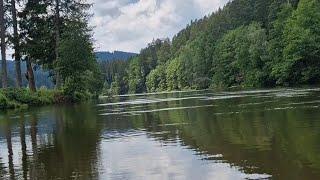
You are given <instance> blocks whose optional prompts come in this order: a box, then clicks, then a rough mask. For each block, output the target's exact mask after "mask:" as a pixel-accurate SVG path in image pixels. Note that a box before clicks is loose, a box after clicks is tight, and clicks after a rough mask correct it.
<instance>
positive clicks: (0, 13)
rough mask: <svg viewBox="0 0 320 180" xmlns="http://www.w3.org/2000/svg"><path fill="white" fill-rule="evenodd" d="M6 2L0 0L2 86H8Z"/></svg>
mask: <svg viewBox="0 0 320 180" xmlns="http://www.w3.org/2000/svg"><path fill="white" fill-rule="evenodd" d="M4 23H5V22H4V4H3V0H0V39H1V60H2V88H7V87H8V77H7V60H6V30H5V25H4Z"/></svg>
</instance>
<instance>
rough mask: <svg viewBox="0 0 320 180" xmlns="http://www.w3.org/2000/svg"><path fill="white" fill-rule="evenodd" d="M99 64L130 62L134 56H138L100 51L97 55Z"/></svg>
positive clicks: (120, 52)
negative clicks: (115, 61) (118, 61)
mask: <svg viewBox="0 0 320 180" xmlns="http://www.w3.org/2000/svg"><path fill="white" fill-rule="evenodd" d="M95 54H96V58H97V60H98V62H101V61H113V60H128V59H129V58H131V57H132V56H136V55H137V54H136V53H131V52H123V51H114V52H108V51H98V52H96V53H95Z"/></svg>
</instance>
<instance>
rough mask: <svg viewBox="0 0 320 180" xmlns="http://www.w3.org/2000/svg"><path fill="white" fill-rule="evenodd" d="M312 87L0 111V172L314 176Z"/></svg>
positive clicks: (316, 113) (318, 160)
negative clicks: (20, 110)
mask: <svg viewBox="0 0 320 180" xmlns="http://www.w3.org/2000/svg"><path fill="white" fill-rule="evenodd" d="M319 105H320V89H315V88H313V89H279V90H259V91H240V92H220V93H215V92H213V91H194V92H175V93H163V94H148V95H146V94H145V95H134V96H123V97H117V98H114V99H110V100H108V99H105V100H103V101H101V102H100V103H98V104H97V105H96V104H85V105H75V106H64V107H59V106H56V107H44V108H34V109H30V110H27V111H22V112H1V113H0V179H32V180H36V179H41V180H43V179H44V180H46V179H49V180H50V179H147V180H149V179H160V180H162V179H210V180H211V179H217V180H223V179H232V180H233V179H320V107H319Z"/></svg>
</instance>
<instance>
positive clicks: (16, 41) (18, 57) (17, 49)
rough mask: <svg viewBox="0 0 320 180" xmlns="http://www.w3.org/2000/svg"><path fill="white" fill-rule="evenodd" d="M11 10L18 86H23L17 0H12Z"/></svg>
mask: <svg viewBox="0 0 320 180" xmlns="http://www.w3.org/2000/svg"><path fill="white" fill-rule="evenodd" d="M11 11H12V25H13V46H14V58H15V70H16V86H17V87H18V88H21V87H22V77H21V64H20V62H21V55H20V45H19V37H18V23H17V9H16V0H11Z"/></svg>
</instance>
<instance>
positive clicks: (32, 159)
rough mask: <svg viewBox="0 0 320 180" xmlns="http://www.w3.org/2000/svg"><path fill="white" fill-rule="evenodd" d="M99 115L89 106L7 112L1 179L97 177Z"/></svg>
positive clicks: (0, 133)
mask: <svg viewBox="0 0 320 180" xmlns="http://www.w3.org/2000/svg"><path fill="white" fill-rule="evenodd" d="M79 112H81V113H79ZM95 115H96V113H94V111H92V110H91V109H90V108H88V107H87V106H76V107H64V108H58V107H56V108H54V109H53V110H52V108H42V109H34V110H31V111H28V112H21V113H14V112H8V113H5V115H3V116H1V120H0V128H1V129H0V146H1V149H0V179H1V178H4V179H32V180H37V179H39V180H43V179H92V178H95V177H97V173H98V171H97V162H98V156H99V155H98V154H99V150H98V146H99V137H100V129H99V127H98V126H97V119H96V118H95V117H96V116H95ZM3 156H7V157H3Z"/></svg>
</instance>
